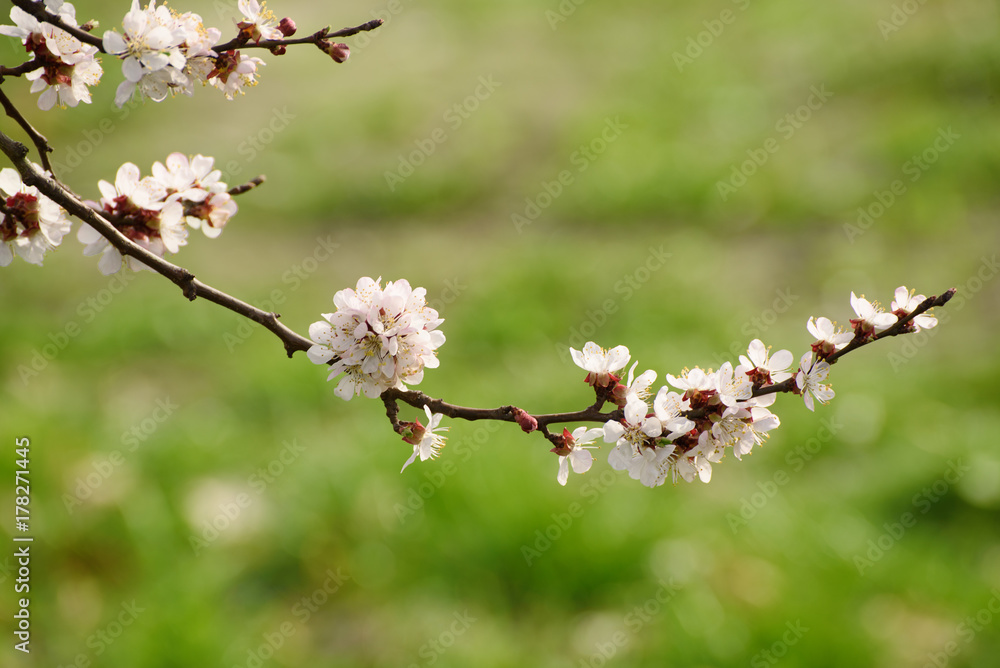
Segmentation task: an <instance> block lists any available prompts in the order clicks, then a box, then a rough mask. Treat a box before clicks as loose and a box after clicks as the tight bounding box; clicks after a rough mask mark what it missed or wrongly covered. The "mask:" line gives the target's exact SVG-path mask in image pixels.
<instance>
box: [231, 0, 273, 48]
mask: <svg viewBox="0 0 1000 668" xmlns="http://www.w3.org/2000/svg"><path fill="white" fill-rule="evenodd" d="M236 6H237V7H238V8H239V10H240V12H241V13H242V14H243V20H242V21H238V22H237V23H236V26H237V27H238V28H239V29H240V31H241V32H243V33H244V34H246V35H247V36H248V37H249V38H250V39H252V40H253V41H254V42H260V40H262V39H264V40H267V39H281V38H283V37H284V35H283V34H282V32H281V30H279V29H278V19H277V17H276V16H275V15H274V12H272V11H271V10H269V9H268V8H267V3H265V2H260V3H258V2H257V0H239V2H237V3H236Z"/></svg>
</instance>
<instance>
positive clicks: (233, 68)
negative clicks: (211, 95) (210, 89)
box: [199, 51, 266, 100]
mask: <svg viewBox="0 0 1000 668" xmlns="http://www.w3.org/2000/svg"><path fill="white" fill-rule="evenodd" d="M265 64H266V63H265V62H264V61H263V60H261V59H260V58H257V57H256V56H244V55H242V54H241V53H240V52H239V51H224V52H223V53H221V54H219V57H218V58H216V59H215V63H214V68H213V69H211V70H210V71H208V72H200V73H199V76H203V77H204V79H205V81H206V82H207V83H208V84H209V85H212V86H215V87H216V88H218V89H219V90H221V91H222V93H223V95H225V96H226V99H227V100H232V99H233V98H235V97H236V96H237V95H243V94H244V90H243V88H245V87H247V86H256V85H257V79H256V76H257V68H258V67H263V66H264V65H265Z"/></svg>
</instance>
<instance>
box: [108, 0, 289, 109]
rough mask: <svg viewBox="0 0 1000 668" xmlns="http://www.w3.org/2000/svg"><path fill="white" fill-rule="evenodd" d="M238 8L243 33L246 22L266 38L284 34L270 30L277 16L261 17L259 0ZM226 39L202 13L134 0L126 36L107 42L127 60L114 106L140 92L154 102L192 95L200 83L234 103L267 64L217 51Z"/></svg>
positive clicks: (126, 20)
mask: <svg viewBox="0 0 1000 668" xmlns="http://www.w3.org/2000/svg"><path fill="white" fill-rule="evenodd" d="M238 7H239V9H240V11H241V12H242V13H243V16H244V20H243V21H242V22H240V23H238V24H237V25H238V26H239V27H240V30H241V31H242V30H244V28H243V27H242V26H243V25H244V24H249V25H251V26H257V25H258V24H259V25H260V26H261V27H265V28H266V29H267V30H268V32H267V33H266V34H267V35H268V37H266V39H280V38H281V37H283V36H284V34H283V33H282V32H280V31H278V30H277V29H275V30H274V31H272V30H271V29H270V18H271V17H273V15H270V13H269V12H268V13H267V14H268V17H262V16H261V8H260V7H259V6H258V5H257V3H256V2H255V0H249V1H248V0H240V2H239V4H238ZM290 30H291V31H292V32H293V31H294V28H290ZM256 33H257V34H258V35H259V34H260V30H259V29H258V30H257V31H256ZM288 34H291V32H289V33H288ZM221 37H222V31H221V30H219V29H218V28H206V27H205V26H204V24H203V23H202V20H201V17H200V16H199V15H198V14H195V13H193V12H185V13H183V14H180V13H178V12H176V11H174V10H173V9H169V8H168V7H167V6H166V5H160V6H159V7H157V6H156V0H153V1H152V2H150V3H149V5H147V6H146V7H142V8H141V7H139V0H132V9H131V10H130V11H129V12H128V14H126V15H125V18H124V20H123V21H122V33H120V34H119V33H118V32H116V31H113V30H109V31H107V32H105V33H104V39H103V43H104V50H105V51H106V52H107V53H109V54H113V55H116V56H118V57H119V58H121V59H122V74H123V75H124V77H125V80H124V81H123V82H122V83H121V84H120V85H119V86H118V91H117V92H116V94H115V104H117V105H118V106H119V107H120V106H122V105H124V104H125V103H126V102H127V101H128V100H129V99H131V97H132V95H133V94H134V93H135V91H136V90H138V91H139V92H140V93H141V94H142V95H143V96H144V97H148V98H149V99H151V100H153V101H155V102H159V101H161V100H163V99H164V98H166V97H167V93H184V94H185V95H191V94H192V92H193V87H194V82H195V81H200V82H202V83H205V84H208V85H211V86H215V87H216V88H218V89H219V90H221V91H222V92H223V93H224V94H225V96H226V97H227V98H228V99H230V100H231V99H233V97H235V95H236V94H238V93H241V92H243V91H242V89H243V87H244V86H252V85H255V84H256V79H255V77H256V74H257V68H258V67H259V66H261V65H263V64H264V62H263V61H262V60H261V59H260V58H255V57H252V56H247V55H243V54H241V53H240V52H239V51H235V50H231V51H224V52H222V53H216V52H215V51H213V50H212V47H214V46H215V45H216V44H217V43H218V41H219V39H220V38H221ZM258 41H259V37H258Z"/></svg>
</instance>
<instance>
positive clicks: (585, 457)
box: [552, 427, 604, 485]
mask: <svg viewBox="0 0 1000 668" xmlns="http://www.w3.org/2000/svg"><path fill="white" fill-rule="evenodd" d="M603 433H604V430H603V429H597V428H594V429H587V428H586V427H577V428H576V429H574V430H573V433H572V434H571V433H570V432H569V430H568V429H563V433H562V438H561V440H562V443H561V445H560V446H558V447H555V448H552V452H554V453H556V454H557V455H559V473H558V474H557V475H556V480H557V481H558V482H559V484H560V485H565V484H566V482H567V481H568V480H569V468H570V466H571V465H572V467H573V471H574V472H576V473H586V472H587V471H589V470H590V467H591V465H592V464H593V463H594V455H592V454H591V453H590V448H596V447H598V446H596V445H591V443H593V442H594V440H596V439H597V437H599V436H601V435H602V434H603Z"/></svg>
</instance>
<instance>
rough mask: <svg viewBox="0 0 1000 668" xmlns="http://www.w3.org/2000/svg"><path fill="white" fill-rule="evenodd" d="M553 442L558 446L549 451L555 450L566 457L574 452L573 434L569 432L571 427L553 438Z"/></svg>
mask: <svg viewBox="0 0 1000 668" xmlns="http://www.w3.org/2000/svg"><path fill="white" fill-rule="evenodd" d="M552 442H553V443H554V444H555V446H556V447H554V448H552V449H551V450H550V451H549V452H554V453H556V454H557V455H559V456H560V457H565V456H566V455H568V454H569V453H571V452H573V435H572V434H571V433H569V429H565V428H564V429H563V433H562V434H560V435H559V436H556V437H554V438H552Z"/></svg>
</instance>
